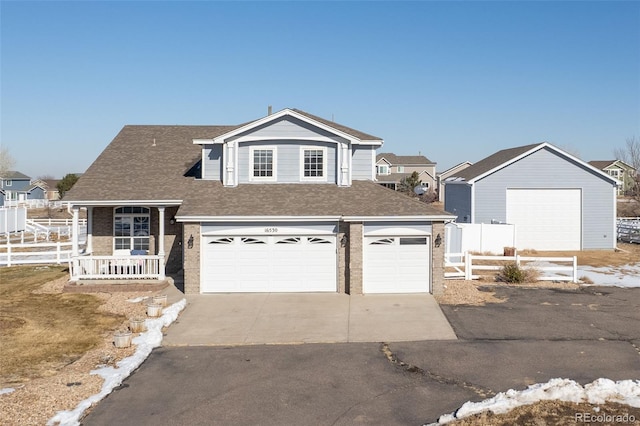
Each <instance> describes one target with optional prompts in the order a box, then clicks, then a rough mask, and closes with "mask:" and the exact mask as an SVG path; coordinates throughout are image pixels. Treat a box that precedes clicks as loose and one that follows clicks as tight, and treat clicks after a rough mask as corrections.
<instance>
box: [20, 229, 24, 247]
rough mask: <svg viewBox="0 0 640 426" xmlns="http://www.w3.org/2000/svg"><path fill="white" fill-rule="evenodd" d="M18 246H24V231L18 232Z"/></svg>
mask: <svg viewBox="0 0 640 426" xmlns="http://www.w3.org/2000/svg"><path fill="white" fill-rule="evenodd" d="M20 244H24V231H22V232H20Z"/></svg>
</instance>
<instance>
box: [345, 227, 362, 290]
mask: <svg viewBox="0 0 640 426" xmlns="http://www.w3.org/2000/svg"><path fill="white" fill-rule="evenodd" d="M362 232H363V227H362V222H351V223H349V243H348V245H349V263H348V265H349V283H348V287H349V294H351V295H353V294H362V241H363V237H362Z"/></svg>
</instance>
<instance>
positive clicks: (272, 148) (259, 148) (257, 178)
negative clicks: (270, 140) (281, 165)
mask: <svg viewBox="0 0 640 426" xmlns="http://www.w3.org/2000/svg"><path fill="white" fill-rule="evenodd" d="M266 150H270V151H272V152H273V157H272V158H273V176H264V177H263V176H254V175H253V152H254V151H266ZM276 180H278V149H277V147H276V146H275V145H269V146H252V147H250V148H249V181H250V182H275V181H276Z"/></svg>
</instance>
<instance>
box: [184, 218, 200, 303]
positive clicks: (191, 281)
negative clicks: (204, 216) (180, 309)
mask: <svg viewBox="0 0 640 426" xmlns="http://www.w3.org/2000/svg"><path fill="white" fill-rule="evenodd" d="M192 235H193V248H188V247H187V242H188V241H189V237H190V236H192ZM182 238H183V241H184V244H185V247H184V292H185V294H199V293H200V224H199V223H185V224H184V234H183V237H182Z"/></svg>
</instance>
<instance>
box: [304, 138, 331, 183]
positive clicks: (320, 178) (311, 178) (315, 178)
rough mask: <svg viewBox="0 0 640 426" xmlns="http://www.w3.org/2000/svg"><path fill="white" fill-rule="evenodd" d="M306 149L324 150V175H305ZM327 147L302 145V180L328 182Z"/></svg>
mask: <svg viewBox="0 0 640 426" xmlns="http://www.w3.org/2000/svg"><path fill="white" fill-rule="evenodd" d="M305 151H322V176H305V175H304V152H305ZM327 175H328V173H327V147H326V146H311V145H303V146H301V147H300V180H301V181H306V182H309V181H311V182H326V181H327Z"/></svg>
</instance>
